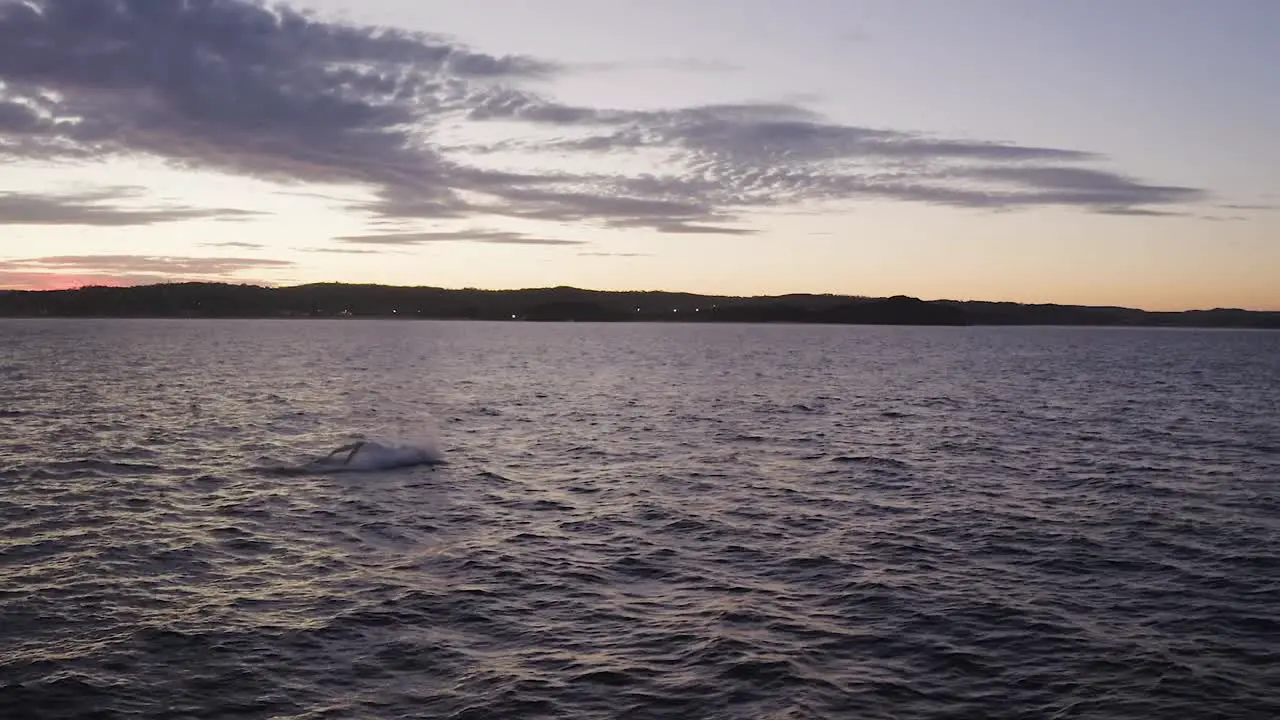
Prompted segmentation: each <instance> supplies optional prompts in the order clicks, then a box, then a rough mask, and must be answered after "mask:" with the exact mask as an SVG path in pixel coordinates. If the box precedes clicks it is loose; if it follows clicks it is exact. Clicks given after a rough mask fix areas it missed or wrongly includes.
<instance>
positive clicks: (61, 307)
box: [0, 283, 1280, 329]
mask: <svg viewBox="0 0 1280 720" xmlns="http://www.w3.org/2000/svg"><path fill="white" fill-rule="evenodd" d="M0 317H187V318H200V317H206V318H237V317H239V318H269V317H274V318H278V317H294V318H346V317H350V318H362V317H363V318H372V317H382V318H405V319H423V320H505V321H543V322H637V321H639V322H719V323H743V322H746V323H796V324H799V323H822V324H844V325H949V326H963V325H1083V326H1129V327H1218V328H1268V329H1280V312H1266V311H1255V310H1240V309H1232V308H1218V309H1212V310H1189V311H1183V312H1153V311H1146V310H1138V309H1134V308H1124V307H1099V306H1084V305H1055V304H1024V303H1012V302H985V301H976V300H966V301H957V300H931V301H925V300H920V299H918V298H913V297H907V296H902V295H898V296H894V297H888V298H872V297H859V296H847V295H805V294H793V295H771V296H757V297H733V296H717V295H698V294H693V293H679V292H662V291H604V290H582V289H579V288H571V287H554V288H536V289H523V290H474V289H464V290H453V289H445V288H434V287H404V286H389V285H354V284H346V283H318V284H310V285H297V286H292V287H276V288H268V287H260V286H256V285H232V284H226V283H174V284H158V285H141V286H134V287H85V288H80V289H76V290H0Z"/></svg>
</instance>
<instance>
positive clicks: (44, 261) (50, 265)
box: [0, 255, 294, 289]
mask: <svg viewBox="0 0 1280 720" xmlns="http://www.w3.org/2000/svg"><path fill="white" fill-rule="evenodd" d="M293 265H294V263H292V262H290V261H287V260H270V259H263V258H236V257H170V256H157V255H57V256H51V257H37V258H22V259H16V260H0V287H7V288H12V289H58V288H68V287H81V286H84V285H144V284H150V283H159V282H178V281H187V280H199V281H217V280H220V281H237V282H245V281H246V279H245V278H243V277H241V273H243V272H245V271H250V270H279V269H283V268H288V267H292V266H293ZM255 283H257V284H263V283H260V281H255Z"/></svg>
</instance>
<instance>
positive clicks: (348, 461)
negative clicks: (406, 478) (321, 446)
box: [309, 440, 444, 472]
mask: <svg viewBox="0 0 1280 720" xmlns="http://www.w3.org/2000/svg"><path fill="white" fill-rule="evenodd" d="M443 463H444V460H442V459H441V458H440V454H439V452H437V451H435V450H434V449H431V448H425V447H418V446H416V445H393V444H383V443H379V442H374V441H373V440H358V441H356V442H353V443H348V444H346V445H343V446H341V447H338V448H335V449H334V450H332V451H331V452H330V453H329V454H328V455H325V456H324V457H322V458H319V459H318V460H314V461H312V462H311V463H310V464H309V468H310V469H312V470H322V471H328V472H350V471H370V470H390V469H392V468H402V467H412V466H415V465H441V464H443Z"/></svg>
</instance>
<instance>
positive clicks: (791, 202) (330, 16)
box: [0, 0, 1280, 310]
mask: <svg viewBox="0 0 1280 720" xmlns="http://www.w3.org/2000/svg"><path fill="white" fill-rule="evenodd" d="M1277 68H1280V2H1276V1H1275V0H1215V1H1214V2H1206V1H1205V0H1072V1H1071V2H1064V1H1062V0H1052V1H1051V0H928V1H926V0H874V1H871V0H785V1H784V0H732V1H731V0H707V1H706V2H692V1H690V0H680V1H676V0H467V1H466V2H459V1H457V0H296V1H295V2H292V3H289V4H286V5H262V4H258V3H253V2H247V1H245V0H185V1H184V0H28V1H25V2H22V1H15V0H0V226H3V227H0V288H59V287H74V286H79V285H83V284H138V283H151V282H160V281H170V280H191V279H198V280H218V281H229V282H253V283H262V284H276V285H282V284H283V285H290V284H297V283H305V282H315V281H342V282H361V283H366V282H368V283H386V284H396V285H433V286H443V287H484V288H516V287H539V286H552V285H573V286H577V287H586V288H594V289H642V290H658V289H662V290H682V291H691V292H703V293H718V294H721V293H722V294H734V295H759V294H778V293H788V292H814V293H841V294H858V295H875V296H882V295H893V294H908V295H914V296H917V297H921V298H925V299H938V298H949V299H958V300H965V299H980V300H1015V301H1022V302H1060V303H1073V304H1091V305H1127V306H1132V307H1142V308H1146V309H1175V310H1176V309H1188V308H1211V307H1244V308H1251V309H1271V310H1280V72H1277V70H1276V69H1277Z"/></svg>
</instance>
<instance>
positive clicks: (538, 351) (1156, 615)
mask: <svg viewBox="0 0 1280 720" xmlns="http://www.w3.org/2000/svg"><path fill="white" fill-rule="evenodd" d="M359 440H375V441H376V442H378V443H380V444H381V445H382V446H383V447H381V448H380V447H379V446H376V445H370V446H366V448H365V449H356V455H358V456H359V457H360V458H361V462H356V463H355V466H354V467H348V466H347V465H346V463H345V462H344V461H342V458H343V457H346V455H347V453H346V451H344V452H342V453H338V454H336V455H335V456H333V457H335V458H337V459H338V461H337V462H329V463H323V462H316V461H317V460H319V459H321V458H324V457H325V456H326V455H328V454H329V453H330V452H331V451H333V450H334V449H336V448H339V447H341V446H344V445H346V444H348V443H351V442H354V441H359ZM406 453H407V454H406ZM405 458H408V460H407V461H405ZM353 462H354V459H353ZM846 717H847V718H1055V719H1061V718H1143V719H1148V718H1198V719H1201V718H1276V717H1280V333H1277V332H1248V331H1224V330H1162V329H1105V328H982V327H966V328H909V327H855V326H811V325H806V326H787V325H687V324H590V323H567V324H542V323H522V322H511V323H482V322H427V321H376V320H333V321H329V320H236V321H230V320H229V321H221V320H38V319H31V320H3V321H0V718H5V719H15V720H17V719H22V718H41V719H43V718H297V719H303V718H308V719H310V718H457V719H462V718H773V719H783V718H787V719H796V718H846Z"/></svg>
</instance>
